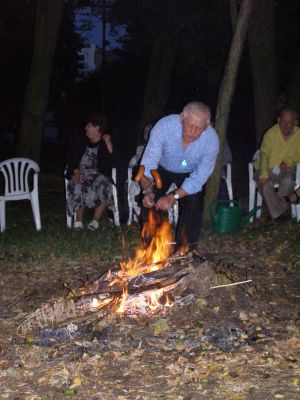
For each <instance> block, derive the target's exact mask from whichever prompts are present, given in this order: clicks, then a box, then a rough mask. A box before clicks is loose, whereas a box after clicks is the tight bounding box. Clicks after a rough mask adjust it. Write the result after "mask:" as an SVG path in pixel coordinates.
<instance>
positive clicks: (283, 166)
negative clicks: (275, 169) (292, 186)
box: [279, 161, 288, 169]
mask: <svg viewBox="0 0 300 400" xmlns="http://www.w3.org/2000/svg"><path fill="white" fill-rule="evenodd" d="M279 168H280V169H287V168H288V166H287V165H286V163H285V162H284V161H281V163H280V165H279Z"/></svg>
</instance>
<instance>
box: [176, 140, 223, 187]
mask: <svg viewBox="0 0 300 400" xmlns="http://www.w3.org/2000/svg"><path fill="white" fill-rule="evenodd" d="M218 152H219V140H218V137H217V135H216V134H215V135H213V136H211V138H210V140H209V142H208V143H207V146H206V149H205V155H204V157H202V159H201V161H200V162H199V164H198V168H197V169H196V170H195V171H194V172H192V173H191V174H190V176H189V177H188V178H186V179H185V180H184V182H183V184H182V186H181V188H182V189H183V190H184V191H185V192H186V193H188V194H194V193H197V192H200V191H201V190H202V187H203V185H204V184H205V183H206V181H207V179H208V178H209V177H210V175H211V174H212V172H213V170H214V167H215V163H216V158H217V155H218Z"/></svg>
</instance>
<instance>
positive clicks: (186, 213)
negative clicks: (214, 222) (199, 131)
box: [142, 166, 203, 249]
mask: <svg viewBox="0 0 300 400" xmlns="http://www.w3.org/2000/svg"><path fill="white" fill-rule="evenodd" d="M157 171H158V172H159V174H160V176H161V179H162V183H163V186H162V188H161V189H159V190H158V189H156V188H155V189H154V194H155V201H156V200H158V199H159V198H160V197H162V196H164V195H165V194H166V192H167V191H168V189H169V187H170V186H171V184H172V183H175V185H176V186H177V187H178V188H179V187H181V185H182V183H183V181H184V180H185V178H186V177H188V176H189V175H190V173H185V174H180V173H174V172H170V171H167V170H166V169H164V168H162V167H161V166H159V167H158V168H157ZM178 201H179V218H178V223H177V226H176V234H175V240H176V246H175V248H176V249H177V248H179V247H180V246H181V245H183V244H187V243H188V244H189V246H190V248H191V249H192V248H195V247H196V246H197V242H198V240H199V236H200V231H201V219H202V213H203V191H202V192H197V193H195V194H192V195H189V196H186V197H183V198H182V199H179V200H178ZM153 211H154V212H155V213H156V214H158V215H159V217H160V218H162V215H163V216H164V218H166V217H167V215H166V213H163V212H161V211H159V212H158V211H155V208H153ZM148 213H149V209H148V208H144V207H143V209H142V224H143V223H144V222H146V221H147V219H148Z"/></svg>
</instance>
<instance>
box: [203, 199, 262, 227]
mask: <svg viewBox="0 0 300 400" xmlns="http://www.w3.org/2000/svg"><path fill="white" fill-rule="evenodd" d="M260 208H261V206H259V207H254V208H253V210H251V211H250V212H249V213H248V214H245V213H244V212H243V209H242V206H241V203H240V202H239V201H237V200H219V199H215V200H214V201H212V202H211V203H210V205H209V213H210V215H211V218H212V220H213V222H214V224H213V231H214V232H217V233H234V232H239V231H241V230H242V229H243V228H244V226H245V225H246V224H247V223H248V222H249V220H250V218H252V217H253V216H254V215H255V214H256V212H257V210H259V209H260Z"/></svg>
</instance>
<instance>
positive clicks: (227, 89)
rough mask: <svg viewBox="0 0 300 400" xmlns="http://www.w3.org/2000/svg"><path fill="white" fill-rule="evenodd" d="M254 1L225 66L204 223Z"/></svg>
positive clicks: (247, 5)
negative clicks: (217, 146) (217, 148)
mask: <svg viewBox="0 0 300 400" xmlns="http://www.w3.org/2000/svg"><path fill="white" fill-rule="evenodd" d="M253 3H254V0H243V3H242V5H241V8H240V11H239V16H238V20H237V24H236V28H235V31H234V35H233V38H232V42H231V46H230V50H229V54H228V58H227V63H226V66H225V71H224V76H223V79H222V82H221V86H220V90H219V98H218V105H217V111H216V123H215V129H216V131H217V132H218V135H219V140H220V151H219V155H218V158H217V162H216V166H215V169H214V172H213V174H212V175H211V177H210V178H209V180H208V183H207V185H206V193H205V203H204V204H205V211H204V222H206V223H207V222H209V221H210V218H209V212H208V206H209V204H210V203H211V202H212V201H213V199H215V198H216V197H217V194H218V190H219V184H220V176H221V169H222V155H223V151H224V143H225V137H226V130H227V125H228V117H229V111H230V104H231V100H232V97H233V94H234V89H235V85H236V77H237V70H238V66H239V63H240V59H241V55H242V51H243V45H244V42H245V38H246V33H247V28H248V22H249V17H250V14H251V11H252V8H253Z"/></svg>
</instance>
